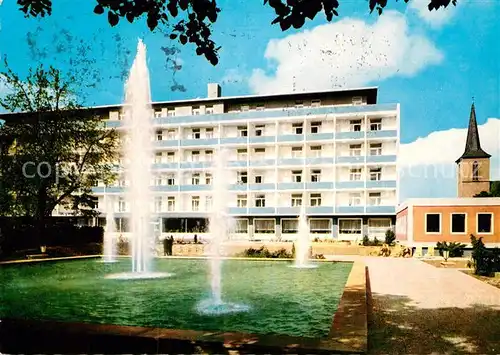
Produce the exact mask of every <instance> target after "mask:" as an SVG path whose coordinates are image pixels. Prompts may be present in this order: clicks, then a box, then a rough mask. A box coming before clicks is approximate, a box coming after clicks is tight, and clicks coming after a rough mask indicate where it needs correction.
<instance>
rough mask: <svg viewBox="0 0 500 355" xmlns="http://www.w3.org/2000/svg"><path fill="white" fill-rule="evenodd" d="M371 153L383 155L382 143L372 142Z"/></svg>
mask: <svg viewBox="0 0 500 355" xmlns="http://www.w3.org/2000/svg"><path fill="white" fill-rule="evenodd" d="M370 155H382V143H371V144H370Z"/></svg>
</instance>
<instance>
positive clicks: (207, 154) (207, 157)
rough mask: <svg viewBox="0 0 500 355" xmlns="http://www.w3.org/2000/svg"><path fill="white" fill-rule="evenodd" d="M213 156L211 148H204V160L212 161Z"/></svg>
mask: <svg viewBox="0 0 500 355" xmlns="http://www.w3.org/2000/svg"><path fill="white" fill-rule="evenodd" d="M213 158H214V152H213V150H205V160H206V161H212V160H213Z"/></svg>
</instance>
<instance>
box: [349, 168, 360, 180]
mask: <svg viewBox="0 0 500 355" xmlns="http://www.w3.org/2000/svg"><path fill="white" fill-rule="evenodd" d="M349 180H350V181H361V168H352V169H351V171H350V172H349Z"/></svg>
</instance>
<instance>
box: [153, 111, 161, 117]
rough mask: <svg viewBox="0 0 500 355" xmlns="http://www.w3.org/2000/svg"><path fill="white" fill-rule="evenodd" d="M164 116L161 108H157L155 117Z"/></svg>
mask: <svg viewBox="0 0 500 355" xmlns="http://www.w3.org/2000/svg"><path fill="white" fill-rule="evenodd" d="M161 116H162V114H161V110H155V113H154V117H155V118H160V117H161Z"/></svg>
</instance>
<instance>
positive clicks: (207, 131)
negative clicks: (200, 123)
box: [205, 128, 214, 138]
mask: <svg viewBox="0 0 500 355" xmlns="http://www.w3.org/2000/svg"><path fill="white" fill-rule="evenodd" d="M205 137H206V138H213V137H214V129H213V128H206V129H205Z"/></svg>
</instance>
